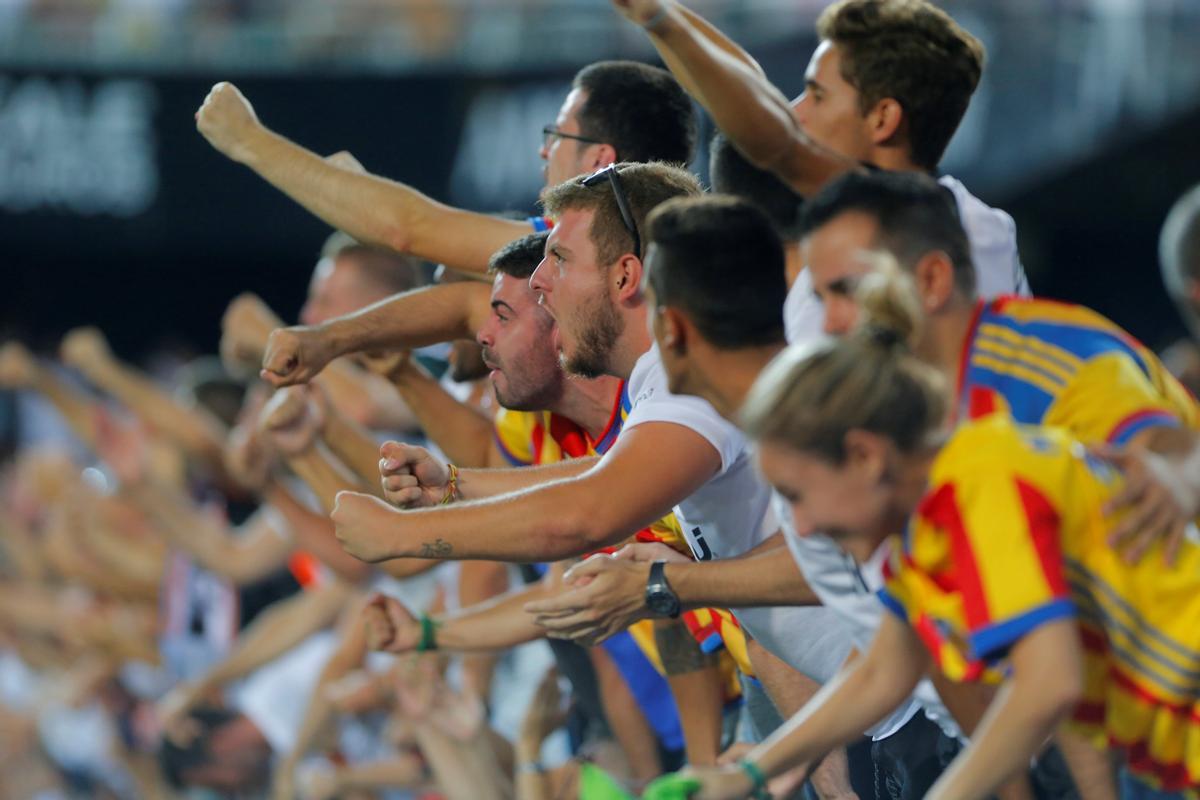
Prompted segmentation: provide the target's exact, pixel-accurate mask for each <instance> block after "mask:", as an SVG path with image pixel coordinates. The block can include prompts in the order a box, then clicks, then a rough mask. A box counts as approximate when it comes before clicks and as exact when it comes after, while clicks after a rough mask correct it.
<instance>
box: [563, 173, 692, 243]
mask: <svg viewBox="0 0 1200 800" xmlns="http://www.w3.org/2000/svg"><path fill="white" fill-rule="evenodd" d="M616 170H617V174H618V176H619V177H620V180H621V186H622V188H623V189H624V190H625V195H626V197H628V198H629V207H630V210H631V212H632V214H633V221H634V223H635V224H636V225H637V228H638V230H639V231H644V230H645V229H646V217H647V216H649V214H650V212H651V211H653V210H654V207H655V206H657V205H658V204H659V203H662V202H665V201H667V200H670V199H671V198H672V197H680V196H684V195H695V194H700V193H701V191H703V189H702V187H701V186H700V179H699V178H697V177H696V176H695V175H693V174H692V173H690V172H688V171H687V170H684V169H681V168H679V167H676V166H673V165H671V164H664V163H661V162H652V163H647V164H617V165H616ZM584 180H585V178H574V179H572V180H569V181H564V182H563V183H560V184H559V185H557V186H552V187H551V188H549V189H547V190H546V191H545V193H543V195H542V205H543V206H544V207H545V209H546V213H548V214H550V215H551V216H554V217H557V216H559V215H561V214H562V213H563V212H564V211H570V210H577V209H587V210H591V211H594V212H595V213H596V215H595V218H593V220H592V227H591V230H590V231H589V235H590V238H591V240H592V242H593V243H595V245H596V260H597V261H598V262H599V263H600V264H601V265H602V266H607V265H609V264H612V263H614V262H615V261H616V260H617V259H618V258H620V257H621V256H622V255H623V254H625V253H628V252H631V251H632V250H633V237H632V236H631V235H630V233H629V230H628V228H626V227H625V221H624V219H623V218H622V217H621V209H620V207H619V206H617V199H616V195H614V194H613V189H612V184H611V183H610V182H609V181H607V180H604V181H597V182H595V183H593V184H592V185H591V186H587V185H584ZM641 236H642V247H643V249H644V248H645V246H646V244H645V243H646V238H645V234H641ZM636 255H638V256H639V257H640V256H643V255H644V252H643V253H637V254H636Z"/></svg>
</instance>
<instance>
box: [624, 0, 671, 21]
mask: <svg viewBox="0 0 1200 800" xmlns="http://www.w3.org/2000/svg"><path fill="white" fill-rule="evenodd" d="M668 1H669V0H612V4H613V8H615V9H617V11H618V12H620V14H621V15H622V16H623V17H625V18H626V19H628V20H629V21H631V22H635V23H637V24H638V25H646V24H647V23H649V22H651V21H652V20H654V19H658V18H660V17H661V16H662V14H663V11H664V9H665V8H666V6H667V3H668Z"/></svg>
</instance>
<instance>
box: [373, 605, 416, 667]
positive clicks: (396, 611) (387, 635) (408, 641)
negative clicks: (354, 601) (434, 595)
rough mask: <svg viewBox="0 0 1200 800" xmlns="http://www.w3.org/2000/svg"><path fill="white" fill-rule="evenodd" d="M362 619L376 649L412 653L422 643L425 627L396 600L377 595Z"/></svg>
mask: <svg viewBox="0 0 1200 800" xmlns="http://www.w3.org/2000/svg"><path fill="white" fill-rule="evenodd" d="M362 620H363V629H364V631H365V633H366V638H367V647H369V648H371V649H372V650H384V651H386V652H388V653H408V652H412V651H413V650H416V649H417V645H418V644H420V643H421V624H420V623H419V622H417V620H416V618H415V617H413V615H412V614H411V613H410V612H409V610H408V609H407V608H405V607H404V604H403V603H401V602H400V601H399V600H397V599H396V598H394V597H389V596H388V595H386V594H376V595H375V596H374V597H372V598H371V599H370V601H369V602H368V603H367V605H366V607H365V608H364V609H363V614H362Z"/></svg>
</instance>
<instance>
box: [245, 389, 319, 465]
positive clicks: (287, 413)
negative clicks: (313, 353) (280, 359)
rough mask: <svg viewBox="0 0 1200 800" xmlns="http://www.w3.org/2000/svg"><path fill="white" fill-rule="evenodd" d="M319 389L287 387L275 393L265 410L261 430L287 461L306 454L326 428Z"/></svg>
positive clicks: (261, 419)
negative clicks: (317, 396)
mask: <svg viewBox="0 0 1200 800" xmlns="http://www.w3.org/2000/svg"><path fill="white" fill-rule="evenodd" d="M317 392H319V390H318V389H315V388H314V387H310V386H304V385H301V386H287V387H284V388H283V389H280V390H278V391H277V392H275V394H274V396H273V397H272V398H271V399H270V400H269V401H268V402H267V404H266V405H265V406H263V410H262V413H261V415H260V416H259V429H260V430H262V431H263V432H264V433H266V434H267V436H268V437H269V438H270V442H271V445H272V446H273V447H274V448H275V449H276V450H277V451H279V453H280V454H281V455H283V456H285V457H291V456H298V455H300V454H302V453H305V452H307V451H308V450H310V449H311V448H312V446H313V445H314V444H315V443H316V441H317V437H318V436H320V434H321V431H322V430H323V429H324V427H325V409H324V408H323V406H322V404H321V403H319V402H317V400H316V394H317Z"/></svg>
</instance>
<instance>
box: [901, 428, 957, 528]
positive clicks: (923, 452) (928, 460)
mask: <svg viewBox="0 0 1200 800" xmlns="http://www.w3.org/2000/svg"><path fill="white" fill-rule="evenodd" d="M943 444H945V435H944V433H939V434H938V438H937V439H936V440H934V441H931V442H930V443H929V444H928V445H926V446H925V447H922V448H920V449H919V450H917V451H916V452H914V453H910V454H909V455H906V456H902V457H901V461H900V470H899V473H900V474H899V475H898V476H897V478H896V501H897V502H896V505H897V509H896V511H897V513H896V516H897V519H898V522H897V524H896V525H894V526H893V527H894V529H895V530H902V529H903V526H904V524H905V523H907V521H908V518H909V517H911V516H912V514H913V512H915V511H916V509H917V506H918V505H919V504H920V503H921V498H923V497H924V496H925V493H926V492H927V491H928V490H929V472H930V470H931V469H932V468H933V461H934V459H936V458H937V457H938V453H940V452H941V450H942V445H943Z"/></svg>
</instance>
